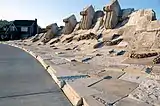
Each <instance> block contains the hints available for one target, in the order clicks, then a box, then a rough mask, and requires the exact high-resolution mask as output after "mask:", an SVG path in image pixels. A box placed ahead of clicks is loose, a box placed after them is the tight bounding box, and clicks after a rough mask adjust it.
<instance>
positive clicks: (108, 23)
mask: <svg viewBox="0 0 160 106" xmlns="http://www.w3.org/2000/svg"><path fill="white" fill-rule="evenodd" d="M103 10H104V11H105V17H104V26H105V28H106V29H113V28H115V26H116V25H117V23H118V18H119V16H120V15H121V7H120V5H119V2H118V0H111V3H110V4H109V5H107V6H105V7H104V8H103Z"/></svg>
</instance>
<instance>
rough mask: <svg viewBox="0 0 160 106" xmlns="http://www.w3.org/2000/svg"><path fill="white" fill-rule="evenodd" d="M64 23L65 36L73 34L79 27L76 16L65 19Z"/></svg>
mask: <svg viewBox="0 0 160 106" xmlns="http://www.w3.org/2000/svg"><path fill="white" fill-rule="evenodd" d="M63 22H64V23H65V26H64V28H63V34H71V33H72V32H73V30H74V28H75V27H76V25H77V19H76V17H75V15H71V16H70V17H68V18H65V19H64V20H63Z"/></svg>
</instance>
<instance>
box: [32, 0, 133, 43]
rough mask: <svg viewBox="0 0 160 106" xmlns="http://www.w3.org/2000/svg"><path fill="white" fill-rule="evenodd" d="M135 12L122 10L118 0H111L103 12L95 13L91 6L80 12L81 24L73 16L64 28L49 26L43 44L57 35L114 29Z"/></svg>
mask: <svg viewBox="0 0 160 106" xmlns="http://www.w3.org/2000/svg"><path fill="white" fill-rule="evenodd" d="M133 12H134V9H133V8H129V9H121V7H120V4H119V2H118V0H111V2H110V3H109V4H108V5H106V6H105V7H103V11H102V10H98V11H95V10H94V8H93V6H92V5H90V6H87V7H86V8H84V9H83V11H81V12H80V15H81V16H82V18H81V20H80V22H78V21H77V19H76V17H75V15H71V16H69V17H67V18H65V19H63V22H64V23H65V26H63V27H60V28H59V27H58V25H57V24H56V23H53V24H51V25H49V26H47V27H46V29H47V31H48V32H47V33H46V35H45V36H46V37H45V38H44V40H43V41H42V42H44V43H46V42H48V41H49V40H50V39H52V38H53V37H54V36H56V35H61V34H65V35H68V34H71V33H72V32H75V31H77V30H79V29H81V30H89V29H92V31H93V32H97V31H98V30H100V29H114V28H115V27H116V26H117V25H118V24H119V23H123V22H125V21H126V20H127V19H128V16H129V15H130V14H131V13H133ZM37 36H39V35H37ZM35 38H36V37H35Z"/></svg>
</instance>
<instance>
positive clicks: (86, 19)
mask: <svg viewBox="0 0 160 106" xmlns="http://www.w3.org/2000/svg"><path fill="white" fill-rule="evenodd" d="M80 15H81V16H82V19H81V22H80V29H83V30H87V29H90V28H91V27H92V23H93V18H94V15H95V11H94V8H93V6H92V5H90V6H88V7H86V8H84V9H83V11H81V12H80Z"/></svg>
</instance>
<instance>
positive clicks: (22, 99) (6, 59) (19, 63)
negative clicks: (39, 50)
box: [0, 44, 71, 106]
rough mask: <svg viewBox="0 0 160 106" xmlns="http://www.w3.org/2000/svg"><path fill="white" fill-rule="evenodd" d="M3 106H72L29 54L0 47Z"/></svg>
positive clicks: (0, 84)
mask: <svg viewBox="0 0 160 106" xmlns="http://www.w3.org/2000/svg"><path fill="white" fill-rule="evenodd" d="M0 106H71V104H70V102H69V101H68V100H67V99H66V97H65V96H64V95H63V93H62V92H61V90H60V89H59V88H58V86H57V85H56V84H55V82H53V80H52V79H51V77H50V76H49V74H48V73H47V72H46V71H45V70H44V68H43V67H42V66H41V65H40V64H39V63H38V62H37V61H36V60H35V59H34V58H33V57H31V56H30V55H29V54H27V53H25V52H24V51H22V50H20V49H18V48H14V47H11V46H8V45H3V44H0Z"/></svg>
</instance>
